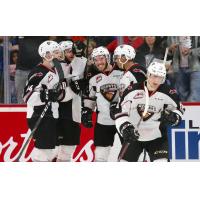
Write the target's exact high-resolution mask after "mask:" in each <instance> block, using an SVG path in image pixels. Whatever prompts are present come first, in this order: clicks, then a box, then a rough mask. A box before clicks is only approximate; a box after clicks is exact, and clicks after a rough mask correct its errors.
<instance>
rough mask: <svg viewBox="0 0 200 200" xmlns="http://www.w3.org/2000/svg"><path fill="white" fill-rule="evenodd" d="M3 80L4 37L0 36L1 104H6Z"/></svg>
mask: <svg viewBox="0 0 200 200" xmlns="http://www.w3.org/2000/svg"><path fill="white" fill-rule="evenodd" d="M3 80H4V79H3V37H2V36H0V103H3V102H4V84H3Z"/></svg>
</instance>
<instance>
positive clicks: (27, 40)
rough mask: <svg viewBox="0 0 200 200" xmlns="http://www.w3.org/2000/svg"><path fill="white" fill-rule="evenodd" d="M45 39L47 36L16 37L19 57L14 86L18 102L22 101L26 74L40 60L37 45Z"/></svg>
mask: <svg viewBox="0 0 200 200" xmlns="http://www.w3.org/2000/svg"><path fill="white" fill-rule="evenodd" d="M46 39H47V37H31V36H26V37H19V38H18V45H19V58H18V62H17V65H16V74H15V87H16V91H17V101H18V103H19V104H21V103H24V101H23V99H22V94H23V89H24V87H25V84H26V80H27V78H28V74H29V73H30V71H31V70H32V69H33V68H34V67H35V66H36V65H37V64H38V63H39V62H40V61H41V58H40V57H39V55H38V47H39V45H40V44H41V43H42V42H43V41H45V40H46Z"/></svg>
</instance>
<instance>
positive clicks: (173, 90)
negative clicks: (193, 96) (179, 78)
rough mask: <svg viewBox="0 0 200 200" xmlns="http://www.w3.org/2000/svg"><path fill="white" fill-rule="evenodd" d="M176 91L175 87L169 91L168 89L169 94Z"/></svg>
mask: <svg viewBox="0 0 200 200" xmlns="http://www.w3.org/2000/svg"><path fill="white" fill-rule="evenodd" d="M176 93H177V92H176V90H175V89H171V90H170V91H169V94H176Z"/></svg>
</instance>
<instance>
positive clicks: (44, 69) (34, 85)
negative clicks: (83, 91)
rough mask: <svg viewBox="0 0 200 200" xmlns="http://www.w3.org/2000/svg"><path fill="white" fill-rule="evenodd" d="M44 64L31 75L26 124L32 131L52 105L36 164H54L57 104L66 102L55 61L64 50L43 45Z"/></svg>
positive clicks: (34, 157) (51, 44) (40, 137)
mask: <svg viewBox="0 0 200 200" xmlns="http://www.w3.org/2000/svg"><path fill="white" fill-rule="evenodd" d="M38 52H39V55H40V56H41V57H42V59H43V61H42V63H41V64H39V65H38V66H37V67H35V68H34V69H33V71H32V72H31V73H30V74H29V76H28V80H27V84H26V87H25V89H24V95H23V99H24V101H25V102H26V103H27V121H28V126H29V128H30V129H31V130H33V129H34V126H35V124H36V121H37V120H38V118H39V117H40V115H41V113H42V111H43V110H44V108H45V105H46V104H47V103H48V102H51V104H50V107H49V108H48V110H47V112H46V113H45V116H44V118H43V119H42V121H41V123H40V125H39V127H38V128H37V130H36V132H35V134H34V136H33V137H34V139H35V148H34V149H33V153H32V160H33V161H52V159H53V158H54V156H55V145H56V139H57V137H56V133H57V131H56V123H57V119H58V101H59V100H61V99H62V98H63V93H62V91H63V90H62V85H61V84H60V80H59V75H58V72H57V70H56V69H55V67H54V62H53V59H54V58H57V59H59V57H60V55H61V49H60V47H59V45H58V43H56V42H54V41H45V42H43V43H42V44H41V45H40V46H39V49H38Z"/></svg>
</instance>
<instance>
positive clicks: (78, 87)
mask: <svg viewBox="0 0 200 200" xmlns="http://www.w3.org/2000/svg"><path fill="white" fill-rule="evenodd" d="M86 84H87V82H86V80H85V79H80V80H76V81H71V82H70V84H69V85H70V87H71V89H72V91H73V92H74V93H75V94H79V93H80V92H81V91H83V90H84V89H85V88H86Z"/></svg>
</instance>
